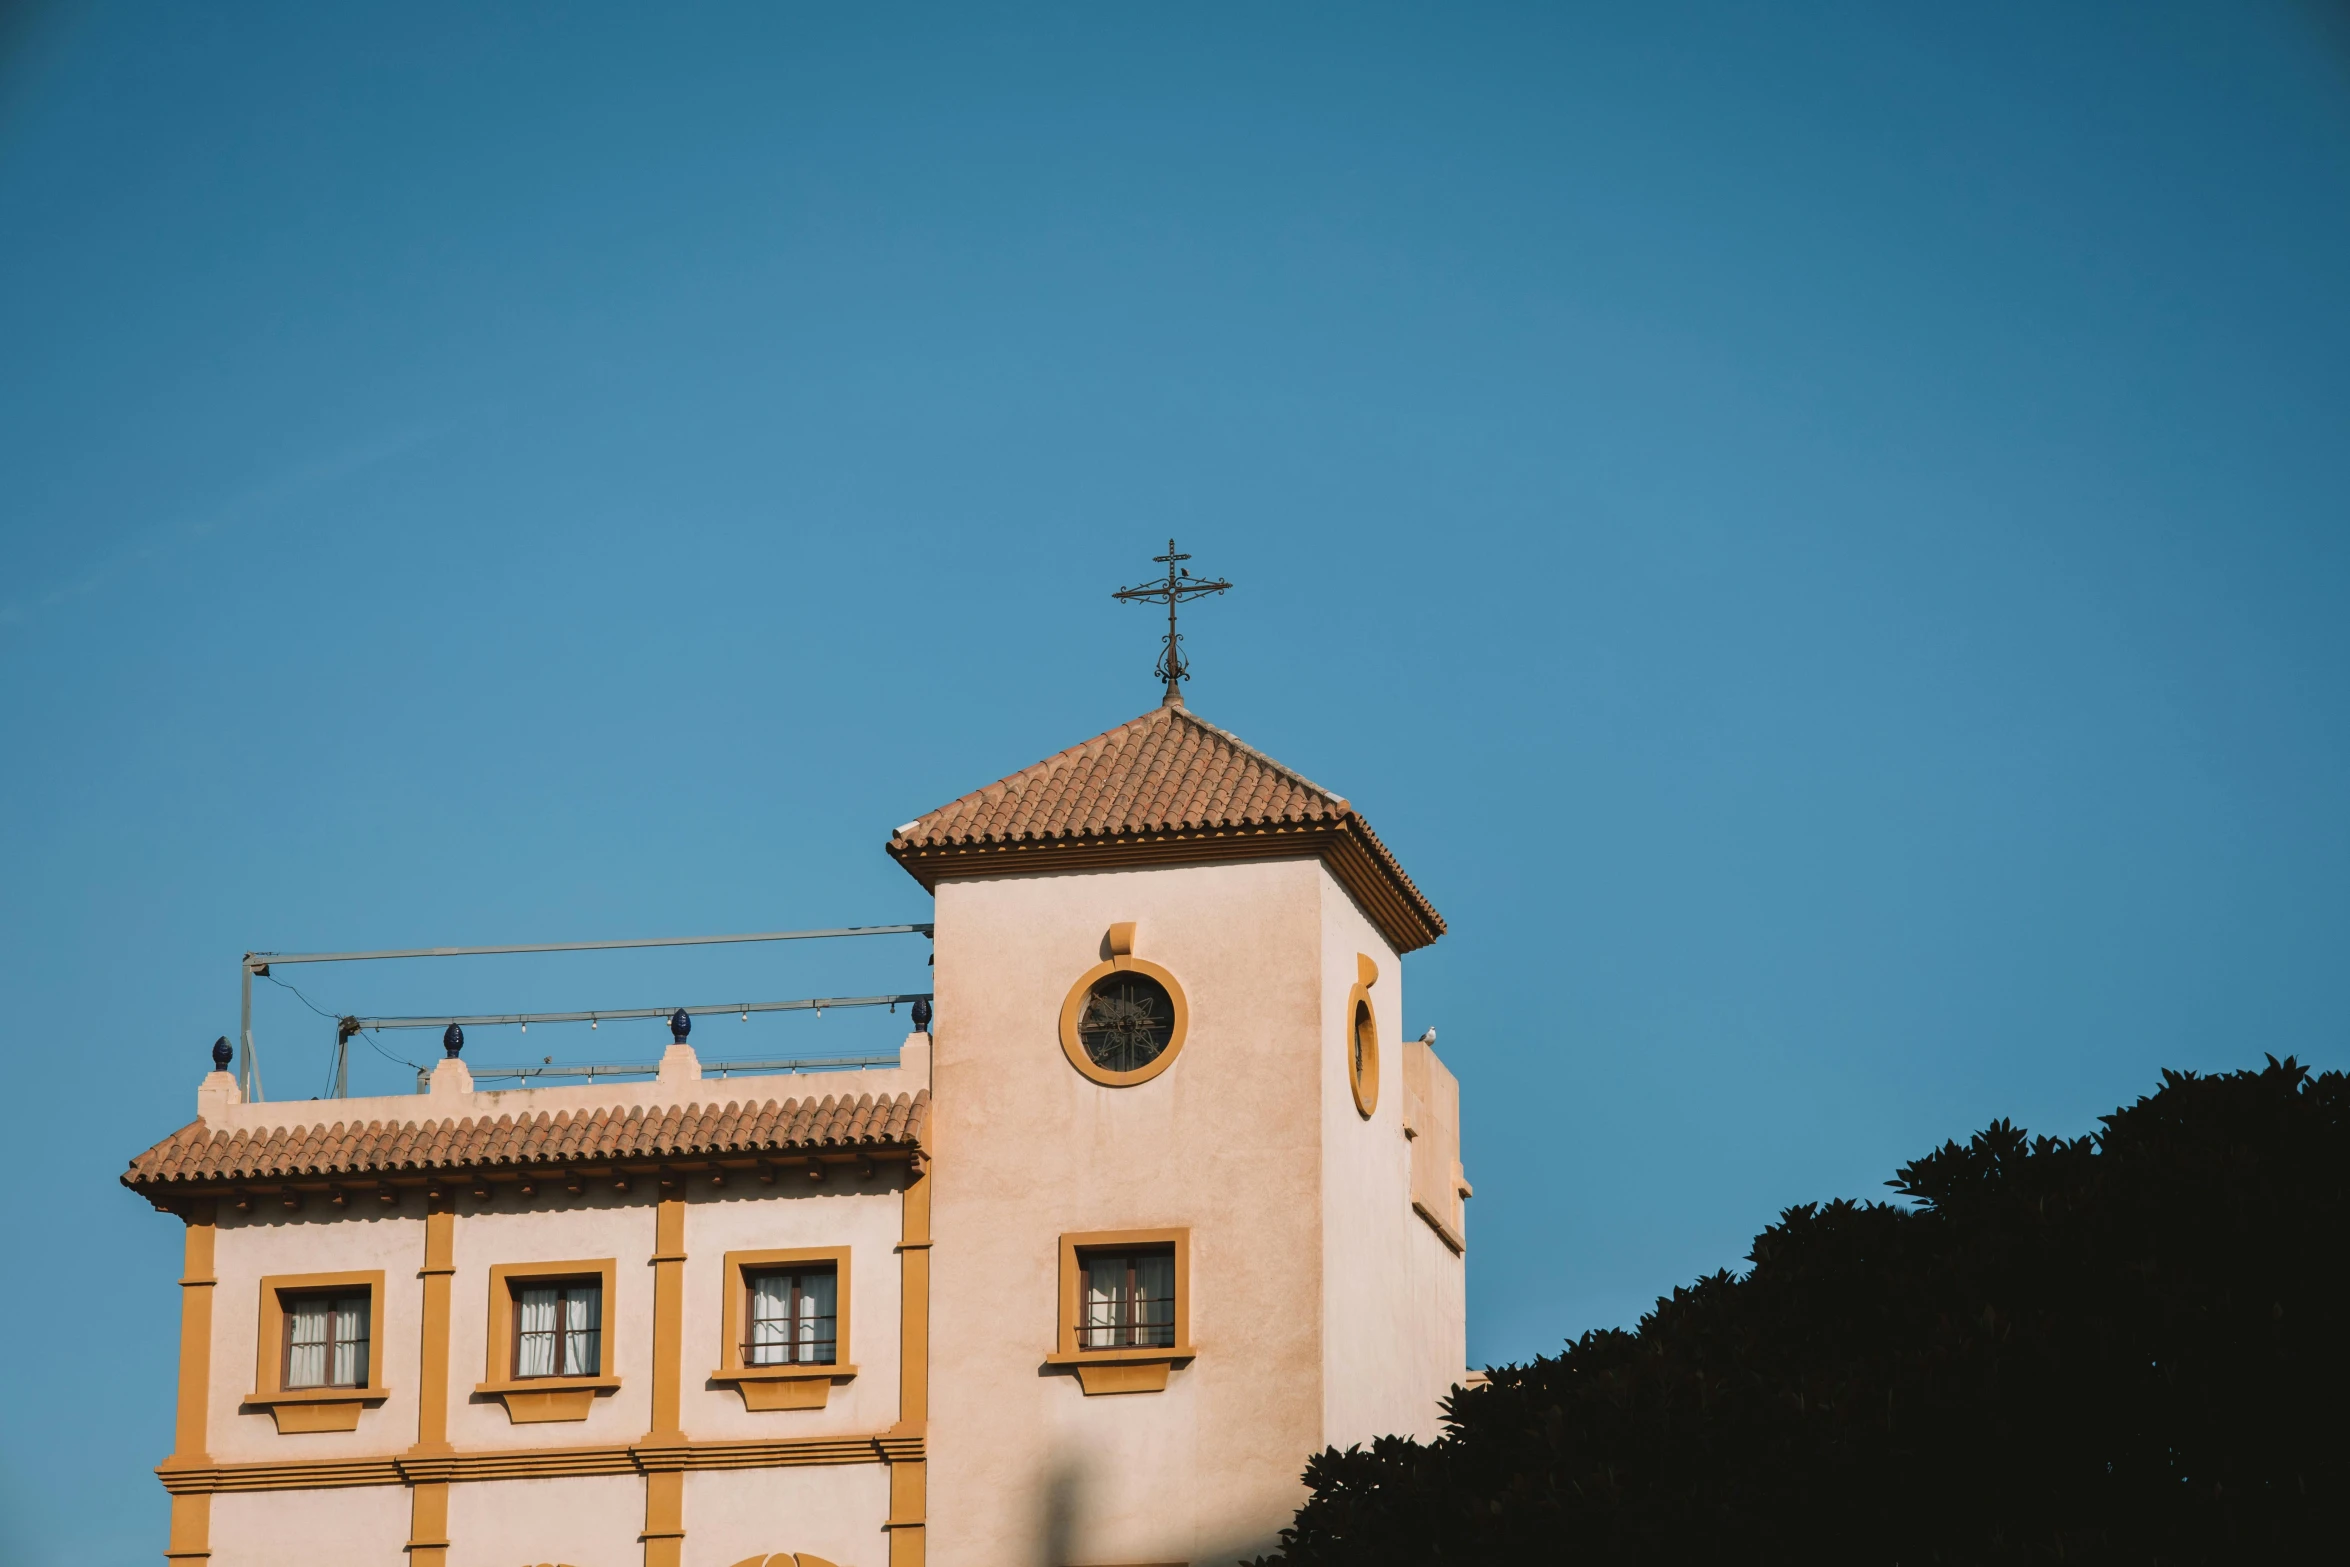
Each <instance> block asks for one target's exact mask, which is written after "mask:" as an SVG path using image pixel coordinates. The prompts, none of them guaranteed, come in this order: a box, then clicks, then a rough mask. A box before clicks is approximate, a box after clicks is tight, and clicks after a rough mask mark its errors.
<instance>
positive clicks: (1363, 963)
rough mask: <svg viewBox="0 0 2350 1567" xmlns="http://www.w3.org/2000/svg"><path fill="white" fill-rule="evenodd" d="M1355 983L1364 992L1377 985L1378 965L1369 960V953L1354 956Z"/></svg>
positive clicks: (1359, 953)
mask: <svg viewBox="0 0 2350 1567" xmlns="http://www.w3.org/2000/svg"><path fill="white" fill-rule="evenodd" d="M1355 983H1356V984H1358V985H1360V986H1362V987H1363V988H1364V989H1365V990H1369V989H1370V988H1371V987H1372V986H1373V985H1376V984H1378V983H1379V965H1378V964H1377V963H1375V962H1373V961H1372V960H1371V956H1370V954H1369V953H1365V952H1358V953H1356V954H1355Z"/></svg>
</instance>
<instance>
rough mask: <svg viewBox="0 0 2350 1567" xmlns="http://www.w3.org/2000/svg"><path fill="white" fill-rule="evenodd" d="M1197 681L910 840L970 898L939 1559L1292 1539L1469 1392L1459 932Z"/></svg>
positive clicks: (934, 1535) (942, 1011)
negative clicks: (1403, 1439)
mask: <svg viewBox="0 0 2350 1567" xmlns="http://www.w3.org/2000/svg"><path fill="white" fill-rule="evenodd" d="M1172 553H1173V550H1172V546H1170V554H1172ZM1169 569H1170V570H1171V571H1172V570H1173V569H1174V568H1173V566H1172V565H1170V568H1169ZM1175 678H1176V677H1173V676H1171V677H1170V678H1169V693H1170V696H1169V699H1168V700H1167V701H1165V702H1164V703H1162V705H1161V706H1159V707H1158V708H1156V709H1154V710H1153V711H1151V712H1149V713H1146V714H1144V715H1143V716H1141V717H1140V718H1137V719H1135V720H1134V721H1133V722H1131V723H1127V724H1123V725H1120V726H1119V727H1117V728H1115V729H1112V730H1110V731H1108V732H1107V733H1104V734H1101V735H1097V736H1095V737H1094V738H1093V739H1090V740H1087V741H1085V742H1084V743H1083V744H1080V745H1076V746H1072V747H1070V748H1069V749H1068V750H1065V751H1062V752H1060V753H1059V754H1058V755H1055V756H1052V757H1048V758H1047V759H1045V760H1044V761H1042V762H1039V763H1038V764H1036V765H1035V766H1033V767H1030V768H1027V769H1024V770H1023V771H1021V772H1018V773H1015V774H1013V775H1011V776H1010V777H1007V778H1004V779H1001V780H999V781H998V782H996V783H993V784H990V785H988V786H987V787H985V788H983V789H980V790H978V791H976V792H974V793H972V794H968V795H965V796H964V797H963V798H961V799H959V800H956V801H953V802H951V803H950V804H947V805H944V806H941V807H940V808H938V809H937V810H935V811H932V812H929V813H928V814H926V815H924V816H921V817H918V818H916V819H915V820H914V821H911V822H909V823H907V824H906V825H905V826H903V827H901V828H900V829H898V831H897V832H896V833H895V834H894V835H893V836H892V837H891V839H890V841H889V852H890V854H891V855H892V856H893V857H895V858H896V859H897V861H898V862H899V863H900V864H901V865H902V866H904V867H905V869H906V870H907V871H908V872H909V873H910V874H912V875H913V876H914V877H915V878H916V879H917V880H919V881H921V882H922V883H923V885H924V886H925V887H928V888H929V889H931V890H932V892H933V893H934V894H935V895H936V898H937V912H936V917H935V924H936V933H935V942H936V947H935V951H936V962H937V976H936V981H935V989H936V993H937V997H938V1021H937V1023H936V1025H935V1040H934V1050H935V1055H934V1057H933V1093H934V1100H933V1126H932V1142H933V1146H934V1148H935V1151H936V1159H937V1164H936V1169H935V1173H934V1176H933V1184H934V1188H935V1190H934V1195H933V1212H932V1229H931V1280H932V1284H931V1289H932V1309H931V1315H930V1339H929V1356H930V1366H931V1372H930V1383H931V1394H930V1405H929V1410H930V1421H929V1429H928V1432H927V1434H926V1442H927V1451H928V1455H929V1463H928V1466H927V1469H928V1488H929V1497H928V1507H927V1511H928V1517H929V1527H928V1531H927V1542H926V1544H927V1553H928V1557H929V1560H930V1561H931V1562H932V1563H933V1564H936V1567H982V1564H986V1567H994V1564H998V1563H1002V1562H1006V1561H1014V1560H1031V1561H1033V1560H1050V1561H1055V1562H1063V1563H1080V1562H1083V1563H1102V1562H1138V1563H1139V1562H1178V1561H1180V1562H1209V1561H1215V1560H1219V1559H1221V1560H1233V1559H1235V1558H1237V1557H1240V1556H1245V1555H1248V1554H1251V1553H1254V1552H1257V1551H1260V1550H1264V1549H1267V1548H1269V1547H1270V1546H1271V1545H1272V1544H1273V1543H1274V1537H1275V1535H1276V1533H1277V1531H1278V1530H1279V1529H1280V1528H1281V1527H1282V1526H1283V1525H1284V1524H1285V1523H1286V1522H1287V1521H1288V1520H1289V1517H1290V1515H1291V1514H1292V1513H1293V1511H1294V1510H1295V1508H1296V1506H1297V1504H1298V1502H1299V1501H1300V1500H1301V1499H1302V1496H1303V1490H1302V1487H1301V1485H1300V1483H1299V1478H1298V1477H1299V1472H1300V1471H1301V1469H1302V1468H1303V1466H1304V1463H1305V1460H1306V1459H1307V1458H1308V1457H1309V1456H1310V1455H1311V1454H1313V1453H1315V1452H1318V1451H1320V1450H1321V1449H1322V1448H1323V1447H1325V1446H1327V1445H1331V1444H1336V1445H1339V1446H1345V1445H1347V1444H1349V1443H1353V1442H1361V1441H1368V1440H1369V1439H1370V1438H1372V1437H1374V1436H1377V1435H1381V1434H1385V1433H1390V1432H1394V1433H1407V1434H1418V1435H1422V1436H1427V1435H1433V1434H1434V1433H1435V1431H1436V1430H1437V1428H1438V1401H1439V1400H1440V1399H1441V1398H1442V1397H1443V1395H1444V1394H1445V1392H1446V1391H1447V1390H1448V1389H1449V1388H1450V1387H1451V1386H1452V1385H1453V1384H1454V1383H1456V1382H1458V1381H1459V1380H1460V1379H1461V1378H1462V1376H1463V1375H1464V1358H1465V1331H1464V1281H1463V1269H1462V1248H1463V1246H1464V1244H1465V1242H1464V1240H1463V1233H1462V1227H1461V1221H1460V1207H1459V1198H1460V1196H1462V1195H1465V1192H1466V1183H1465V1181H1462V1180H1461V1178H1460V1165H1459V1162H1458V1132H1457V1092H1456V1091H1455V1090H1454V1089H1453V1087H1452V1079H1451V1075H1450V1074H1449V1073H1448V1072H1446V1071H1445V1069H1444V1067H1443V1065H1442V1063H1441V1062H1438V1061H1437V1060H1436V1059H1435V1056H1434V1052H1433V1050H1432V1048H1431V1047H1430V1045H1429V1044H1428V1043H1426V1042H1422V1041H1406V1040H1405V1039H1404V1038H1403V1033H1402V1030H1403V1020H1404V1012H1403V1005H1402V988H1403V981H1404V975H1403V964H1402V961H1401V960H1402V956H1403V955H1404V954H1405V953H1408V952H1410V951H1412V950H1414V949H1416V948H1419V947H1422V946H1425V945H1427V944H1428V943H1430V942H1432V941H1434V940H1435V939H1436V938H1437V937H1438V936H1439V935H1441V934H1442V933H1443V930H1444V923H1443V920H1442V919H1441V917H1440V916H1438V914H1437V912H1436V910H1435V909H1434V907H1433V906H1431V905H1430V903H1429V902H1428V900H1427V898H1426V897H1424V896H1423V895H1422V894H1421V892H1420V891H1419V889H1418V888H1417V887H1416V886H1415V885H1414V884H1413V883H1412V880H1411V878H1410V877H1409V876H1407V875H1406V874H1405V873H1404V870H1403V868H1402V866H1401V865H1400V864H1398V863H1397V861H1396V859H1395V857H1394V856H1393V855H1392V854H1391V853H1390V852H1389V851H1388V849H1387V847H1386V845H1385V844H1383V843H1382V842H1381V841H1380V840H1379V838H1378V836H1377V835H1376V834H1375V833H1373V832H1372V830H1371V828H1370V825H1369V824H1368V823H1367V822H1366V821H1364V819H1363V818H1362V816H1361V815H1360V814H1359V813H1357V812H1356V811H1355V809H1354V807H1353V806H1352V805H1351V804H1350V803H1349V802H1348V801H1347V800H1346V799H1344V798H1343V797H1341V796H1338V795H1336V794H1333V793H1331V792H1330V791H1328V790H1326V789H1323V788H1321V787H1320V786H1318V785H1316V784H1314V783H1313V782H1311V781H1310V780H1308V779H1306V778H1304V777H1302V776H1300V775H1299V774H1297V773H1295V772H1293V771H1291V770H1290V769H1288V768H1286V767H1284V766H1282V765H1281V764H1280V763H1278V762H1276V761H1274V760H1273V759H1272V758H1270V757H1268V756H1266V755H1264V754H1263V753H1261V752H1258V751H1256V750H1254V749H1252V748H1251V747H1249V746H1247V745H1245V744H1243V743H1242V742H1241V741H1240V740H1239V739H1237V738H1236V737H1234V736H1232V735H1231V734H1228V733H1226V732H1225V731H1223V730H1221V729H1218V728H1216V727H1215V726H1213V725H1211V724H1209V723H1207V722H1205V721H1204V720H1202V719H1200V718H1199V717H1197V716H1196V715H1194V714H1193V713H1191V712H1190V711H1189V710H1188V708H1186V707H1185V706H1184V705H1183V703H1182V701H1181V697H1180V691H1179V687H1177V685H1176V683H1175ZM1040 1553H1042V1554H1040Z"/></svg>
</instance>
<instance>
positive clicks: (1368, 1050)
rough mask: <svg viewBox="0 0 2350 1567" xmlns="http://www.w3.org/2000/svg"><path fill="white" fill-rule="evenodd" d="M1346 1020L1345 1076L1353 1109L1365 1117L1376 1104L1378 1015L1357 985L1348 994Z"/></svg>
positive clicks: (1367, 996) (1368, 998)
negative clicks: (1353, 1100)
mask: <svg viewBox="0 0 2350 1567" xmlns="http://www.w3.org/2000/svg"><path fill="white" fill-rule="evenodd" d="M1347 999H1348V1001H1349V1002H1351V1003H1352V1005H1351V1006H1349V1007H1348V1009H1347V1024H1346V1080H1347V1083H1348V1085H1349V1086H1351V1087H1352V1088H1353V1089H1354V1094H1355V1109H1357V1110H1358V1111H1360V1112H1362V1114H1363V1117H1364V1118H1365V1119H1366V1120H1367V1119H1369V1118H1370V1114H1371V1112H1372V1111H1374V1110H1376V1109H1378V1108H1379V1018H1378V1015H1377V1014H1376V1013H1374V1012H1373V1011H1372V1010H1371V997H1370V994H1369V992H1367V991H1365V990H1364V988H1363V987H1362V986H1360V985H1357V986H1355V988H1354V994H1353V995H1351V996H1349V997H1348V998H1347Z"/></svg>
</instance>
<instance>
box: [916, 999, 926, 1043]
mask: <svg viewBox="0 0 2350 1567" xmlns="http://www.w3.org/2000/svg"><path fill="white" fill-rule="evenodd" d="M914 1032H915V1033H917V1034H927V1033H929V1032H930V1002H929V999H928V998H927V997H926V998H924V999H923V1000H920V1001H917V1002H915V1003H914Z"/></svg>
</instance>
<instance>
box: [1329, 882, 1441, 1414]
mask: <svg viewBox="0 0 2350 1567" xmlns="http://www.w3.org/2000/svg"><path fill="white" fill-rule="evenodd" d="M1321 894H1322V942H1323V948H1322V994H1323V997H1324V1008H1323V1013H1322V1026H1321V1036H1322V1041H1323V1049H1322V1057H1321V1071H1320V1082H1321V1095H1322V1097H1321V1121H1322V1127H1323V1141H1322V1168H1323V1178H1322V1191H1323V1208H1322V1232H1323V1245H1324V1248H1325V1259H1324V1266H1323V1274H1322V1281H1323V1291H1324V1294H1323V1299H1322V1303H1321V1305H1322V1312H1323V1323H1324V1326H1323V1333H1324V1342H1325V1345H1326V1355H1327V1359H1326V1361H1325V1370H1324V1376H1323V1381H1322V1421H1323V1426H1322V1439H1323V1442H1324V1443H1326V1444H1327V1445H1330V1446H1334V1447H1340V1448H1344V1447H1348V1446H1351V1445H1353V1444H1355V1443H1358V1442H1360V1443H1368V1442H1369V1441H1370V1440H1371V1439H1372V1438H1373V1437H1378V1436H1388V1435H1394V1436H1418V1437H1423V1438H1426V1437H1433V1436H1435V1435H1437V1434H1438V1433H1439V1432H1440V1430H1441V1429H1442V1418H1441V1415H1442V1411H1441V1406H1440V1404H1439V1400H1440V1399H1441V1398H1442V1397H1443V1396H1444V1394H1445V1392H1446V1391H1447V1390H1448V1389H1449V1388H1450V1387H1451V1386H1452V1384H1453V1383H1454V1382H1455V1381H1457V1380H1458V1379H1459V1377H1460V1375H1461V1367H1462V1360H1463V1356H1464V1354H1465V1352H1466V1340H1465V1337H1464V1334H1463V1327H1462V1320H1461V1318H1460V1316H1459V1315H1458V1314H1457V1313H1456V1312H1453V1311H1452V1310H1450V1309H1449V1306H1448V1302H1449V1301H1450V1300H1452V1299H1456V1298H1458V1297H1459V1296H1460V1293H1461V1281H1460V1278H1459V1274H1460V1263H1459V1260H1458V1259H1457V1258H1455V1257H1454V1256H1453V1254H1452V1253H1451V1251H1450V1250H1448V1249H1447V1248H1446V1247H1445V1246H1444V1244H1443V1242H1442V1241H1441V1240H1438V1239H1437V1236H1436V1233H1435V1232H1434V1231H1433V1230H1431V1229H1429V1228H1428V1226H1427V1224H1426V1223H1425V1222H1424V1221H1422V1220H1421V1218H1420V1217H1419V1215H1417V1214H1415V1213H1414V1212H1413V1211H1412V1203H1411V1144H1410V1142H1409V1140H1408V1139H1407V1138H1406V1137H1405V1136H1404V1101H1405V1092H1404V1077H1403V1059H1404V1043H1405V1042H1404V1038H1403V1018H1404V1009H1403V963H1402V961H1401V960H1400V959H1399V958H1398V957H1397V956H1396V955H1395V953H1394V951H1393V950H1392V949H1391V948H1390V947H1389V946H1388V945H1387V943H1386V941H1385V940H1384V939H1383V938H1382V937H1381V936H1380V935H1379V932H1378V930H1377V928H1376V927H1375V926H1373V925H1372V924H1371V922H1370V920H1369V919H1368V918H1366V917H1365V916H1364V914H1363V912H1362V910H1361V908H1360V907H1358V906H1357V905H1356V903H1355V901H1354V899H1353V898H1352V897H1350V896H1349V895H1348V894H1347V892H1346V889H1345V888H1343V887H1341V886H1340V885H1339V884H1338V882H1337V881H1336V880H1335V879H1333V878H1331V877H1329V876H1327V875H1325V876H1324V877H1323V878H1322V881H1321ZM1358 954H1359V955H1362V956H1367V957H1369V958H1370V959H1371V961H1372V962H1373V963H1375V964H1377V965H1378V968H1379V977H1378V979H1377V981H1376V982H1375V983H1374V984H1373V985H1372V986H1371V991H1370V995H1371V1010H1372V1013H1373V1015H1374V1016H1375V1017H1376V1018H1377V1019H1378V1024H1379V1077H1380V1080H1379V1096H1378V1103H1377V1105H1376V1107H1375V1109H1374V1110H1373V1113H1372V1114H1371V1116H1370V1118H1369V1119H1367V1120H1366V1119H1365V1118H1364V1117H1363V1115H1362V1114H1361V1112H1360V1111H1359V1110H1357V1108H1356V1107H1355V1099H1354V1090H1353V1086H1352V1083H1351V1081H1350V1079H1349V1077H1348V1073H1347V1057H1348V1049H1349V1043H1350V1040H1349V1029H1350V1025H1351V1021H1352V1018H1351V1014H1350V1012H1349V1010H1348V998H1349V996H1350V994H1351V993H1352V991H1353V988H1354V985H1355V982H1356V975H1357V972H1358V969H1357V964H1356V961H1355V960H1356V957H1357V955H1358Z"/></svg>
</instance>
